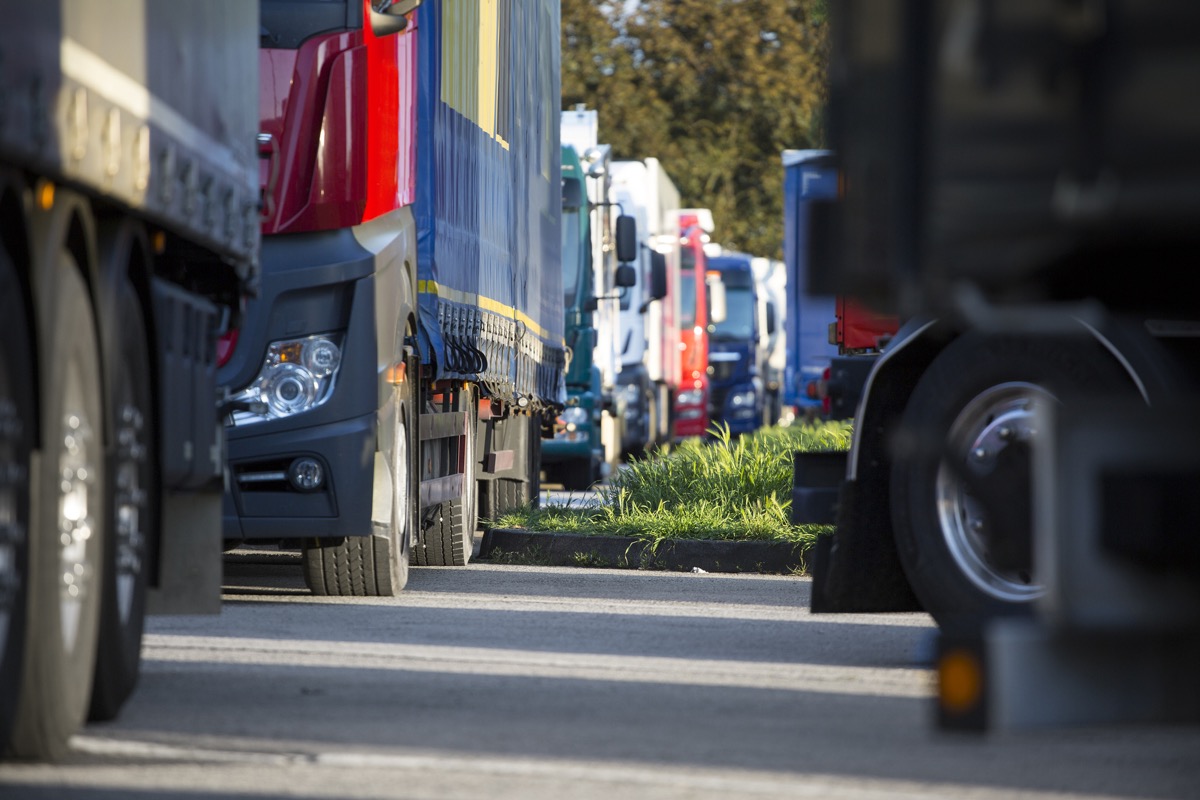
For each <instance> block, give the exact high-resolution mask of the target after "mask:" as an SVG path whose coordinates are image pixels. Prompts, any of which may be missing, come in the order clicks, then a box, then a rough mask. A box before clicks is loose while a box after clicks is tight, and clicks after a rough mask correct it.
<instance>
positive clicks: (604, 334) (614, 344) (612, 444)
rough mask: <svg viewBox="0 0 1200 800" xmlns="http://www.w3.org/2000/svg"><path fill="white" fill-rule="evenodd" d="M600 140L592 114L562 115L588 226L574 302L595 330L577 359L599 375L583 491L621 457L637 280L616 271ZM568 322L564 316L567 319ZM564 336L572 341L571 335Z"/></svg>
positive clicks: (606, 151) (608, 155)
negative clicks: (627, 331) (623, 336)
mask: <svg viewBox="0 0 1200 800" xmlns="http://www.w3.org/2000/svg"><path fill="white" fill-rule="evenodd" d="M599 136H600V117H599V113H598V112H597V111H596V110H595V109H588V108H586V107H585V106H583V105H577V106H576V107H575V108H573V109H570V110H567V111H563V112H562V140H563V144H564V145H567V146H570V147H572V148H573V149H574V150H575V152H576V153H577V154H578V156H579V160H580V164H581V166H582V168H583V176H582V181H583V188H584V195H583V202H584V205H583V206H582V207H581V209H580V213H582V214H584V215H585V217H586V218H587V222H588V231H587V234H588V235H587V237H586V239H582V240H581V242H580V244H581V245H582V246H583V247H584V248H586V251H587V255H586V260H587V263H588V264H589V265H590V269H589V275H590V276H591V282H590V283H588V284H587V285H586V286H585V285H583V284H580V285H579V286H578V287H577V288H578V297H577V298H576V301H575V302H578V303H579V304H581V305H580V308H581V309H582V310H583V311H584V313H587V314H589V315H590V324H591V325H592V326H594V328H595V331H594V335H593V336H592V342H593V343H594V344H593V347H592V352H591V354H590V355H586V354H575V355H578V356H579V357H582V358H585V359H590V360H591V361H592V363H593V365H594V366H595V367H596V370H597V375H596V378H597V380H598V389H597V390H596V391H597V401H596V404H597V408H598V409H599V412H600V419H599V424H600V428H599V436H600V444H601V446H602V448H603V462H602V463H601V464H600V469H599V471H598V472H597V473H596V474H595V475H593V476H591V477H590V478H588V480H587V485H590V484H591V483H592V482H593V481H595V480H598V479H600V478H603V477H607V476H608V475H610V474H611V473H612V472H613V471H614V470H616V469H617V468H618V467H619V466H620V463H621V457H622V455H623V453H624V442H625V425H626V419H627V417H628V412H627V409H626V404H625V395H624V393H623V392H622V391H621V387H620V373H621V366H622V363H621V355H620V327H621V317H622V315H621V304H622V302H623V301H624V299H625V298H626V296H627V293H628V292H629V291H630V286H629V285H628V284H629V281H631V280H635V279H636V277H637V276H636V271H635V270H633V269H629V270H622V269H620V268H619V266H618V262H619V261H620V259H618V253H617V244H618V241H617V238H618V237H617V228H618V222H617V221H618V219H619V218H620V217H621V216H622V215H621V213H620V206H619V204H617V202H616V199H615V195H614V190H613V177H612V163H613V160H612V147H611V146H609V145H607V144H601V143H600V142H599ZM564 185H565V184H564ZM621 224H629V223H621ZM626 244H628V243H626ZM620 255H621V256H623V257H624V258H626V259H632V258H634V257H636V254H630V253H621V254H620ZM618 277H622V278H623V279H624V282H625V283H626V284H627V285H625V286H621V285H618V284H617V278H618ZM588 309H590V310H588ZM570 316H571V315H570V314H568V317H569V318H570ZM568 327H569V323H568ZM567 335H568V337H570V335H571V332H570V330H568V332H567ZM575 355H573V358H574V357H575ZM575 385H576V386H578V385H579V384H575ZM570 391H571V386H568V393H569V392H570ZM568 402H569V401H568ZM578 416H579V412H570V413H569V414H567V418H570V417H575V418H578ZM566 424H569V423H566V422H564V423H563V425H562V426H560V428H562V429H564V430H565V425H566ZM556 430H557V429H556ZM559 448H561V445H559V444H554V445H552V446H551V448H550V452H549V456H550V458H551V459H557V458H558V450H559ZM568 471H569V470H568ZM556 473H557V470H556ZM556 477H558V478H559V479H561V480H562V481H563V482H564V486H566V485H567V483H570V484H571V486H572V487H576V486H578V485H579V483H580V482H581V481H582V476H579V475H569V474H564V475H556Z"/></svg>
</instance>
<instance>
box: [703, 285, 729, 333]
mask: <svg viewBox="0 0 1200 800" xmlns="http://www.w3.org/2000/svg"><path fill="white" fill-rule="evenodd" d="M704 282H705V284H707V285H708V321H709V322H710V323H712V324H713V325H720V324H721V323H722V322H724V321H725V318H726V317H727V316H728V311H727V309H726V307H725V284H724V283H722V282H721V279H720V278H719V277H715V276H709V277H708V278H706V279H705V281H704Z"/></svg>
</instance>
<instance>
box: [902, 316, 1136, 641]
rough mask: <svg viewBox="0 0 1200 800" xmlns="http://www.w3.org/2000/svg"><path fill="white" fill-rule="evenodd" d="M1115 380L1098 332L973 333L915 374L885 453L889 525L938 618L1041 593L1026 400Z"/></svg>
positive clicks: (962, 616)
mask: <svg viewBox="0 0 1200 800" xmlns="http://www.w3.org/2000/svg"><path fill="white" fill-rule="evenodd" d="M1122 386H1125V387H1129V390H1130V391H1132V383H1131V382H1130V381H1129V379H1128V376H1127V375H1126V374H1125V373H1124V371H1123V370H1122V369H1121V368H1120V367H1119V365H1118V364H1117V362H1116V361H1115V360H1114V359H1113V358H1112V357H1111V356H1110V355H1109V354H1108V353H1107V351H1105V350H1104V349H1103V348H1102V347H1101V346H1100V345H1099V344H1098V343H1096V342H1094V341H1091V340H1083V339H1071V340H1065V339H1057V340H1034V339H1027V338H1019V337H1010V336H985V335H983V334H977V333H968V334H964V335H963V336H962V337H960V338H959V339H957V340H955V341H953V342H951V343H950V344H949V345H948V346H947V347H946V349H945V350H944V351H942V353H940V354H939V355H938V357H937V358H936V359H935V360H934V362H933V364H932V365H931V366H930V367H929V369H928V370H926V372H925V373H924V374H923V375H922V376H921V378H920V380H919V381H918V382H917V384H916V386H915V387H914V389H913V392H912V395H911V397H910V399H909V402H908V405H907V408H906V410H905V412H904V416H903V420H902V423H901V432H902V435H901V436H900V437H899V439H898V441H899V442H901V443H908V444H906V445H903V446H901V447H898V448H897V451H896V453H895V458H894V460H893V463H892V470H891V483H890V491H891V510H892V525H893V531H894V534H895V539H896V547H897V550H898V553H899V556H900V561H901V564H902V565H903V567H904V571H905V574H906V575H907V577H908V580H909V583H910V584H911V586H912V589H913V592H914V593H915V594H916V595H917V597H918V598H919V599H920V601H921V603H922V605H923V607H924V608H925V610H926V611H927V612H929V613H930V614H931V615H932V616H933V617H934V619H935V620H937V622H938V623H939V624H940V625H943V626H945V625H946V624H956V623H958V624H965V625H976V624H979V623H980V622H981V621H983V620H986V619H988V618H991V617H996V616H1001V615H1025V614H1029V613H1031V604H1032V602H1033V601H1034V600H1035V599H1036V598H1037V597H1039V596H1040V595H1041V594H1042V593H1043V587H1042V586H1041V584H1040V583H1039V582H1038V580H1037V576H1036V575H1035V574H1034V570H1033V562H1032V502H1031V494H1032V489H1031V483H1030V481H1031V458H1030V453H1031V443H1032V441H1034V440H1036V437H1037V436H1038V435H1039V432H1038V431H1037V430H1036V428H1035V427H1034V426H1033V425H1032V414H1033V407H1034V405H1035V404H1036V403H1039V402H1051V403H1056V404H1061V403H1062V402H1064V400H1066V401H1067V402H1073V400H1072V398H1074V397H1078V396H1080V395H1081V394H1083V393H1086V392H1089V391H1095V390H1105V391H1112V390H1118V389H1120V388H1121V387H1122ZM1041 435H1045V434H1044V433H1042V434H1041ZM942 443H945V444H944V445H943V444H942Z"/></svg>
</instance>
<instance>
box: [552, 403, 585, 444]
mask: <svg viewBox="0 0 1200 800" xmlns="http://www.w3.org/2000/svg"><path fill="white" fill-rule="evenodd" d="M556 423H557V424H555V426H554V437H555V438H556V439H566V440H567V441H570V442H573V441H576V440H577V439H580V438H582V437H584V436H586V428H587V423H588V410H587V409H586V408H583V407H582V406H571V407H569V408H565V409H563V412H562V413H561V414H559V415H558V419H557V420H556ZM581 428H582V429H584V430H580V429H581Z"/></svg>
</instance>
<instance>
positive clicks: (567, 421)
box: [542, 145, 611, 491]
mask: <svg viewBox="0 0 1200 800" xmlns="http://www.w3.org/2000/svg"><path fill="white" fill-rule="evenodd" d="M562 185H563V201H562V202H563V206H562V270H563V299H564V305H565V307H566V317H565V320H564V327H563V334H564V337H565V339H566V347H567V354H568V359H567V374H566V385H567V402H566V406H565V407H564V408H563V410H562V412H561V413H560V414H559V415H558V418H557V419H556V420H555V424H554V438H552V439H548V440H546V441H545V442H544V443H543V444H542V464H543V466H544V467H545V469H546V476H547V478H548V479H550V480H554V479H557V480H558V482H560V483H562V485H563V488H564V489H567V490H571V491H575V490H580V489H586V488H588V487H589V486H591V485H592V484H593V483H595V482H596V481H597V480H599V479H600V478H601V476H602V468H603V467H604V466H607V461H606V457H605V446H604V442H603V441H602V440H601V431H602V429H603V428H604V421H603V414H605V413H606V412H605V409H604V405H605V403H604V389H603V383H602V378H601V373H600V367H599V366H598V365H597V364H596V361H595V359H594V358H593V357H592V350H593V348H594V347H595V346H596V338H597V337H596V327H595V324H594V322H593V319H594V317H593V315H594V314H595V311H596V308H597V307H598V305H599V304H598V303H597V302H596V301H595V300H594V299H593V300H591V301H590V302H589V298H594V297H595V295H594V294H593V283H594V279H593V277H592V245H591V233H590V226H589V219H588V217H589V216H590V213H589V209H588V201H587V189H586V188H585V186H584V171H583V165H582V164H580V163H579V154H578V153H576V152H575V149H574V148H573V147H570V146H568V145H563V147H562ZM610 403H611V400H610Z"/></svg>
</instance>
